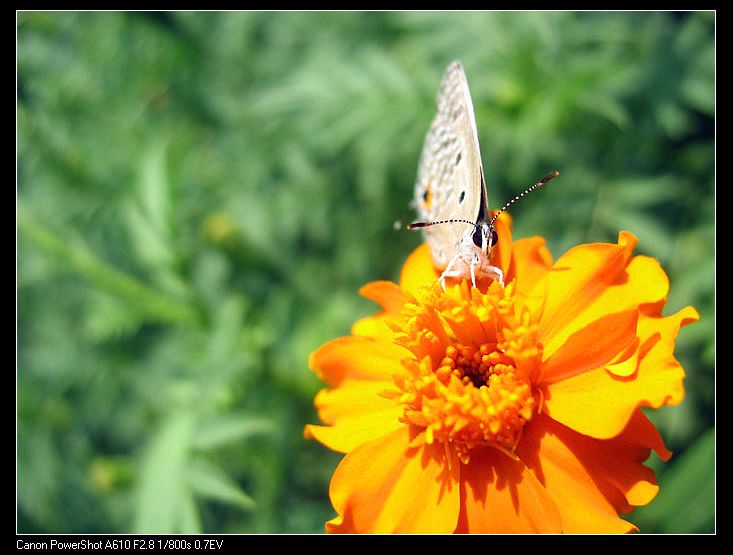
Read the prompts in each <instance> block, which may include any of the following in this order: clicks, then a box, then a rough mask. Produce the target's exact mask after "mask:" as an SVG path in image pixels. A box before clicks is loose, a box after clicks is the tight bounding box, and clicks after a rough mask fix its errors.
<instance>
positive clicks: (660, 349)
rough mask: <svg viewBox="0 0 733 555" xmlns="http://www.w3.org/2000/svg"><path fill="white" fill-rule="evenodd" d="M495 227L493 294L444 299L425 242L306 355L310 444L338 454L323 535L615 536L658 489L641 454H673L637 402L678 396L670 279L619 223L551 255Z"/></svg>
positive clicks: (478, 291) (455, 294) (453, 290)
mask: <svg viewBox="0 0 733 555" xmlns="http://www.w3.org/2000/svg"><path fill="white" fill-rule="evenodd" d="M499 222H501V224H500V226H501V227H500V228H499V230H498V231H499V237H500V243H499V248H498V249H497V251H496V253H495V258H494V261H493V263H494V264H497V265H499V267H501V268H502V270H503V271H504V275H505V276H506V278H505V282H506V284H507V285H506V288H502V287H501V286H500V285H499V284H498V283H497V282H490V283H489V282H487V283H480V284H479V287H478V288H472V287H471V286H470V284H468V283H466V282H465V281H463V282H456V283H453V284H450V285H449V286H448V287H447V289H446V291H443V290H442V289H441V287H440V285H439V284H437V283H436V280H437V277H438V275H439V274H438V273H437V272H436V270H435V269H434V268H433V265H432V263H431V260H430V255H429V251H428V249H427V246H426V245H422V246H421V247H419V248H418V249H417V250H416V251H415V252H414V253H413V254H412V255H410V257H409V258H408V260H407V262H406V263H405V265H404V267H403V269H402V274H401V277H400V284H399V286H398V285H396V284H394V283H391V282H386V281H377V282H373V283H369V284H367V285H365V286H364V287H363V288H362V289H361V293H362V294H363V295H364V296H366V297H368V298H370V299H373V300H375V301H377V302H378V303H380V304H381V305H382V308H383V310H382V312H380V313H379V314H377V315H375V316H372V317H368V318H364V319H362V320H360V321H358V322H356V323H355V324H354V326H353V328H352V334H353V335H351V336H348V337H342V338H339V339H335V340H333V341H330V342H329V343H327V344H325V345H323V346H322V347H321V348H319V349H318V350H317V351H315V352H314V353H313V354H312V355H311V358H310V366H311V368H313V369H314V370H315V371H316V372H317V373H318V375H319V376H320V378H321V379H323V380H324V381H325V382H326V383H327V384H328V385H329V386H330V388H329V389H324V390H322V391H321V392H320V393H319V394H318V395H317V397H316V400H315V403H316V406H317V408H318V410H319V415H320V418H321V420H322V421H323V422H324V423H326V424H327V425H326V426H317V425H308V426H306V430H305V433H306V436H307V437H314V438H316V439H317V440H318V441H320V442H322V443H323V444H324V445H326V446H328V447H329V448H331V449H334V450H336V451H340V452H343V453H346V456H345V457H344V458H343V460H342V461H341V463H340V464H339V466H338V468H337V469H336V471H335V473H334V475H333V478H332V480H331V488H330V497H331V502H332V503H333V506H334V508H335V510H336V511H337V513H338V516H336V517H335V518H334V519H332V520H331V521H329V522H328V523H326V529H327V530H328V531H329V532H377V533H380V532H406V533H412V532H414V533H451V532H458V533H462V532H472V533H473V532H477V533H490V532H510V533H522V532H572V533H586V532H591V533H592V532H603V533H608V532H629V531H633V530H636V527H635V526H634V525H633V524H631V523H629V522H627V521H625V520H623V519H621V518H620V517H619V514H623V513H627V512H629V511H631V510H632V509H633V508H634V507H636V506H640V505H645V504H647V503H649V502H650V501H651V500H652V499H653V498H654V496H655V495H656V493H657V490H658V486H657V484H656V480H655V476H654V472H653V471H652V470H651V469H650V468H648V467H646V466H644V465H643V462H644V461H645V460H646V459H647V457H648V456H649V454H650V451H651V450H652V449H653V450H654V451H655V452H656V453H657V454H658V455H659V456H660V457H661V458H662V459H663V460H668V459H669V457H670V456H671V453H670V452H669V451H667V449H666V448H665V446H664V443H663V441H662V439H661V437H660V436H659V433H658V432H657V430H656V428H655V427H654V426H653V425H652V424H651V422H650V421H649V420H648V419H647V417H646V416H645V415H644V413H643V412H642V411H641V407H651V408H658V407H661V406H663V405H674V404H677V403H679V402H680V401H682V398H683V396H684V389H683V385H682V381H683V378H684V371H683V369H682V367H681V366H680V364H679V363H678V362H677V360H676V359H675V358H674V355H673V351H674V341H675V338H676V336H677V333H678V331H679V329H680V327H681V326H684V325H686V324H689V323H691V322H694V321H696V320H697V319H698V318H699V316H698V314H697V312H696V311H695V309H694V308H692V307H687V308H684V309H682V310H681V311H679V312H678V313H677V314H674V315H672V316H662V308H663V306H664V304H665V302H666V297H667V292H668V289H669V282H668V279H667V276H666V274H665V273H664V271H663V270H662V268H661V267H660V265H659V263H658V262H657V261H656V260H654V259H652V258H649V257H646V256H632V251H633V249H634V247H635V246H636V243H637V240H636V238H635V237H634V236H633V235H632V234H631V233H628V232H621V233H619V239H618V244H607V243H595V244H587V245H580V246H578V247H575V248H573V249H571V250H570V251H568V252H567V253H565V254H564V255H563V256H561V257H560V258H559V259H558V260H557V261H556V262H555V263H554V264H553V263H552V258H551V255H550V253H549V251H548V250H547V249H546V247H545V245H544V243H545V241H544V239H542V238H539V237H533V238H529V239H521V240H518V241H516V242H514V243H512V239H511V231H510V229H509V222H510V220H509V218H508V217H501V218H500V219H499ZM489 281H490V280H489Z"/></svg>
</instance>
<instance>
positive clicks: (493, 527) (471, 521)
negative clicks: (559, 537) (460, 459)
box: [456, 447, 561, 534]
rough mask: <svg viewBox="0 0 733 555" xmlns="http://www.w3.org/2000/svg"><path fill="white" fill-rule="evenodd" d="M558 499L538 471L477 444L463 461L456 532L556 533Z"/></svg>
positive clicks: (558, 526)
mask: <svg viewBox="0 0 733 555" xmlns="http://www.w3.org/2000/svg"><path fill="white" fill-rule="evenodd" d="M560 531H561V520H560V514H559V512H558V508H557V506H556V505H555V502H554V501H553V499H552V498H551V497H550V495H549V494H548V493H547V491H546V490H545V488H544V487H543V486H542V484H540V483H539V481H538V480H537V478H536V477H535V475H534V474H533V473H532V472H531V471H530V470H528V469H527V468H526V467H525V466H524V464H523V463H522V462H521V461H519V460H516V461H515V460H512V459H510V458H509V456H508V455H506V454H505V453H502V452H501V451H499V450H497V449H494V448H491V447H485V448H478V449H473V450H472V451H471V460H470V461H469V463H468V464H467V465H461V515H460V517H459V521H458V528H457V529H456V532H464V533H465V532H470V533H472V534H496V533H506V534H522V533H557V532H560Z"/></svg>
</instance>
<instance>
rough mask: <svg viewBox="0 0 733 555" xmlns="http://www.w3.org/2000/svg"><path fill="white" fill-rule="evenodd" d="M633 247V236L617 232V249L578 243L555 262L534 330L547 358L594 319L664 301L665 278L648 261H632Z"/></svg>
mask: <svg viewBox="0 0 733 555" xmlns="http://www.w3.org/2000/svg"><path fill="white" fill-rule="evenodd" d="M635 244H636V238H635V237H634V236H633V235H631V234H630V233H627V232H621V233H620V234H619V244H618V245H612V244H608V243H594V244H590V245H580V246H578V247H575V248H573V249H571V250H569V251H568V252H567V253H565V254H564V255H563V256H561V257H560V258H559V259H558V260H557V262H556V263H555V265H554V266H553V267H552V270H551V271H550V274H549V275H548V277H547V298H546V301H545V306H544V310H543V314H542V318H541V320H540V328H539V332H538V340H539V341H541V342H542V344H543V345H544V349H545V357H546V358H549V356H551V355H552V354H553V353H554V352H555V350H557V349H558V348H560V346H561V345H563V344H564V343H565V341H566V340H567V338H568V337H569V336H570V335H572V334H573V333H575V332H576V331H578V330H580V329H582V328H584V327H585V326H587V325H588V324H589V323H591V322H593V321H595V320H597V319H598V318H600V317H602V316H604V315H606V314H611V313H615V312H619V311H622V310H626V309H629V308H633V307H639V306H641V305H646V304H653V303H659V301H660V300H662V299H664V298H665V297H666V295H667V292H668V290H669V280H668V279H667V275H666V274H665V273H664V270H662V268H661V267H660V266H659V263H658V262H657V261H656V260H654V259H653V258H649V257H645V256H636V257H634V258H631V251H632V250H633V247H634V245H635Z"/></svg>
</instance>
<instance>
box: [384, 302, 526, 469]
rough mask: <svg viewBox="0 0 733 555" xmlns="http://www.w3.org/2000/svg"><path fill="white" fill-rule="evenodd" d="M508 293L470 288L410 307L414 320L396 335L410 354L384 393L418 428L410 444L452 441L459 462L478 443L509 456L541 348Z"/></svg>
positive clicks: (519, 430) (406, 420) (523, 421)
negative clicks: (462, 293) (448, 299)
mask: <svg viewBox="0 0 733 555" xmlns="http://www.w3.org/2000/svg"><path fill="white" fill-rule="evenodd" d="M509 293H511V289H510V291H509ZM508 300H509V301H511V300H512V299H510V298H507V297H503V298H500V297H498V295H496V294H495V295H493V296H492V295H487V294H483V295H477V294H475V293H473V294H471V293H470V292H469V294H468V295H467V296H464V298H462V297H460V296H458V297H457V298H454V299H453V301H455V302H448V303H446V302H445V298H443V299H442V303H441V304H440V306H439V307H436V306H435V304H433V305H432V306H431V307H430V309H429V310H426V311H423V310H416V309H415V308H418V307H413V310H412V313H411V314H412V317H413V318H412V319H411V323H412V324H415V325H414V326H413V325H408V326H407V328H408V332H407V333H406V334H405V335H404V338H403V341H402V342H403V344H404V345H405V346H408V348H411V349H412V351H413V352H414V353H415V355H416V358H415V359H407V360H405V361H404V365H405V368H406V369H407V372H406V373H405V374H401V375H397V376H395V377H394V383H395V385H396V386H397V391H392V392H385V394H386V395H387V396H389V397H392V398H394V399H395V400H397V401H398V402H399V403H401V404H402V405H403V415H402V418H401V421H402V422H404V423H406V424H410V425H413V426H415V427H417V429H422V430H421V431H424V433H420V434H418V437H417V438H416V440H415V444H419V443H420V442H423V441H424V442H426V443H429V444H432V443H434V442H436V441H437V442H441V443H445V444H451V445H452V446H453V447H454V448H455V449H456V452H457V453H458V456H459V458H460V460H461V461H462V462H464V463H467V462H468V460H469V459H470V452H471V449H473V448H474V447H477V446H483V445H491V446H494V447H497V448H499V449H501V450H503V451H505V452H507V453H509V454H510V455H513V452H514V449H515V448H516V446H517V443H518V442H519V439H520V437H521V433H522V429H523V427H524V425H525V424H526V423H527V422H528V421H529V420H531V418H532V416H533V414H534V411H535V409H536V408H537V406H538V398H537V397H535V396H534V395H533V391H532V384H531V380H530V375H531V373H532V372H531V369H532V367H533V366H534V363H535V358H536V356H537V355H538V353H539V348H538V346H537V345H536V326H533V325H531V324H530V323H529V315H528V314H527V313H526V312H525V311H524V310H522V307H516V306H514V305H513V303H512V302H507V301H508ZM461 301H463V303H461ZM436 308H438V310H437V311H436V310H435V309H436ZM436 312H437V314H439V317H438V318H433V317H431V318H421V314H428V315H429V316H436ZM436 322H440V328H437V327H436ZM457 337H461V338H462V339H461V340H460V341H459V340H458V339H457ZM467 339H469V340H468V341H467ZM470 339H474V340H473V341H470Z"/></svg>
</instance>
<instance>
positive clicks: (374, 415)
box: [305, 380, 404, 453]
mask: <svg viewBox="0 0 733 555" xmlns="http://www.w3.org/2000/svg"><path fill="white" fill-rule="evenodd" d="M391 386H392V383H391V382H382V381H367V380H345V381H343V382H342V383H341V385H340V386H339V387H337V388H335V389H330V390H328V389H324V390H321V391H320V392H319V393H318V395H317V396H316V401H315V404H316V407H318V416H319V417H320V419H321V420H322V421H323V422H325V423H327V424H332V425H331V426H316V425H313V424H309V425H307V426H306V427H305V437H307V438H310V437H313V438H315V439H317V440H318V441H320V442H321V443H323V444H324V445H325V446H326V447H329V448H330V449H333V450H334V451H340V452H342V453H348V452H349V451H351V450H352V449H354V448H356V447H358V446H359V445H361V444H362V443H364V442H367V441H371V440H372V439H375V438H378V437H382V436H384V435H385V434H387V433H389V432H391V431H392V430H394V429H395V428H397V427H399V426H403V425H404V424H402V423H401V422H400V421H399V418H400V416H402V412H403V411H402V408H401V407H400V406H399V405H398V404H397V403H395V402H394V401H393V400H391V399H387V398H385V397H382V396H380V395H379V394H380V393H381V392H382V391H384V390H385V389H388V388H390V387H391Z"/></svg>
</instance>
